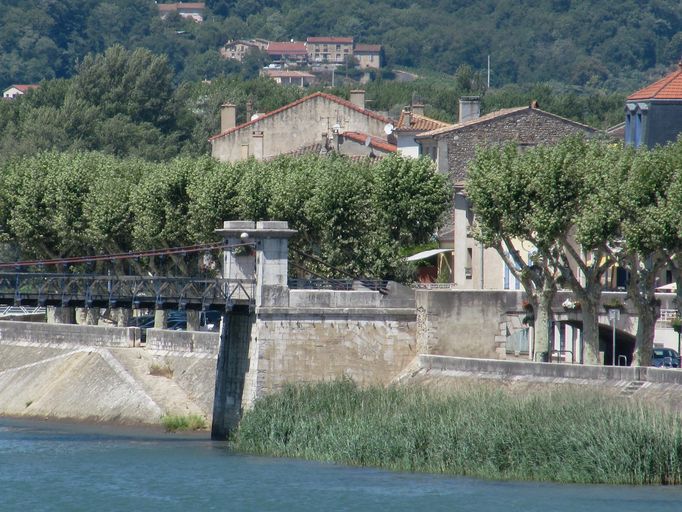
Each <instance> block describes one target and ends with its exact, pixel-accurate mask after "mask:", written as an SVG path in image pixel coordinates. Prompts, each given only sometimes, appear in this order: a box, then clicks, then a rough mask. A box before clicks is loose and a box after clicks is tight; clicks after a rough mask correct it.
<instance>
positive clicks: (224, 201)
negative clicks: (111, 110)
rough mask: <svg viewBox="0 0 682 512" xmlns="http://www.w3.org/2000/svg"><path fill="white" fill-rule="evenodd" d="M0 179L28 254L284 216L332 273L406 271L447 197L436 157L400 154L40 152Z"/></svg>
mask: <svg viewBox="0 0 682 512" xmlns="http://www.w3.org/2000/svg"><path fill="white" fill-rule="evenodd" d="M0 184H1V185H2V187H0V236H1V237H2V238H0V240H8V241H9V240H12V241H13V242H14V243H15V244H16V245H17V246H18V247H19V249H21V250H22V252H23V254H24V256H25V257H31V258H33V257H35V258H50V257H56V256H77V255H85V254H92V253H95V254H98V253H101V252H105V253H112V252H116V253H118V252H126V251H130V250H143V249H151V248H160V247H177V246H182V245H188V244H193V243H204V242H211V241H214V240H215V239H216V235H215V233H214V230H215V229H216V228H218V227H220V226H221V224H222V222H223V221H224V220H235V219H253V220H286V221H288V222H289V223H290V226H291V227H292V228H294V229H296V230H298V234H297V235H296V236H295V237H294V238H293V239H292V240H291V244H292V247H293V248H295V249H298V250H302V251H304V252H305V253H307V254H312V255H314V256H315V257H317V258H319V259H321V260H323V261H325V262H326V263H327V264H328V265H332V266H333V267H335V268H336V270H332V269H330V268H329V267H327V266H319V265H318V264H317V263H316V262H312V263H311V262H306V265H308V266H309V267H311V268H313V269H317V270H318V271H319V272H321V273H323V274H325V275H329V276H330V277H342V276H345V275H346V273H351V274H352V275H354V276H367V277H396V276H402V275H404V274H403V269H402V258H401V254H400V247H402V246H403V245H415V244H417V243H421V242H423V241H426V240H428V239H429V238H430V237H431V236H432V234H433V233H434V232H435V230H436V229H437V227H438V225H439V222H440V219H441V217H442V215H443V213H444V211H445V210H446V209H447V206H448V198H449V197H450V191H449V189H448V187H447V184H446V182H445V180H444V178H443V177H442V176H441V175H439V174H438V173H436V171H435V169H434V168H433V166H432V165H431V164H430V163H429V162H428V161H426V160H409V159H407V160H403V159H401V158H398V157H395V158H389V159H386V160H385V161H383V162H382V163H380V164H375V163H373V162H371V161H370V160H369V159H368V160H366V161H364V162H352V161H350V160H349V159H346V158H343V157H332V158H323V157H314V156H309V157H304V158H292V157H282V158H278V159H276V160H273V161H270V162H258V161H256V160H254V159H249V160H246V161H243V162H238V163H235V164H225V163H219V162H217V161H215V160H213V159H212V158H209V157H201V158H188V157H184V158H176V159H174V160H172V161H170V162H167V163H150V162H145V161H142V160H137V159H132V158H129V159H118V158H115V157H112V156H107V155H103V154H100V153H41V154H39V155H37V156H34V157H26V158H23V159H15V160H12V161H10V162H8V163H7V164H5V166H4V167H2V168H0ZM392 194H393V195H392ZM318 267H319V268H318Z"/></svg>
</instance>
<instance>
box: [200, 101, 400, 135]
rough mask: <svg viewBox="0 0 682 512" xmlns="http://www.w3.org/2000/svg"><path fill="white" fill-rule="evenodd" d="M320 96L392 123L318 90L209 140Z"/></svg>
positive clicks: (383, 121)
mask: <svg viewBox="0 0 682 512" xmlns="http://www.w3.org/2000/svg"><path fill="white" fill-rule="evenodd" d="M318 97H320V98H324V99H326V100H328V101H333V102H334V103H338V104H339V105H341V106H344V107H346V108H350V109H351V110H355V111H356V112H360V113H361V114H364V115H366V116H367V117H371V118H372V119H376V120H377V121H381V122H382V123H390V122H391V120H390V119H388V118H387V117H384V116H382V115H380V114H377V113H376V112H372V111H371V110H367V109H364V108H360V107H358V106H357V105H355V104H354V103H351V102H350V101H348V100H344V99H342V98H339V97H337V96H334V95H332V94H327V93H326V92H316V93H313V94H310V95H308V96H304V97H303V98H301V99H299V100H296V101H294V102H291V103H289V104H288V105H284V106H283V107H280V108H278V109H276V110H273V111H271V112H268V113H266V114H263V115H262V116H260V117H259V118H257V119H253V120H252V121H249V122H247V123H244V124H240V125H239V126H235V127H234V128H230V129H229V130H225V131H224V132H222V133H219V134H217V135H214V136H213V137H210V138H209V139H208V140H209V141H213V140H216V139H219V138H220V137H224V136H225V135H229V134H230V133H232V132H236V131H238V130H241V129H242V128H247V127H249V126H252V125H254V124H255V123H257V122H258V121H261V120H262V119H266V118H268V117H272V116H274V115H276V114H279V113H280V112H284V111H285V110H288V109H290V108H293V107H295V106H297V105H300V104H301V103H304V102H306V101H310V100H312V99H314V98H318Z"/></svg>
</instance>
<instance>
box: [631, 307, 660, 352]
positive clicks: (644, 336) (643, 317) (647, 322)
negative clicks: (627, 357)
mask: <svg viewBox="0 0 682 512" xmlns="http://www.w3.org/2000/svg"><path fill="white" fill-rule="evenodd" d="M636 309H637V315H638V316H639V321H638V322H637V348H636V349H635V361H634V363H635V366H650V365H651V352H652V350H653V349H654V335H655V331H656V318H657V317H658V315H657V314H656V307H655V306H654V307H652V306H651V305H650V304H648V303H647V304H640V303H639V302H638V303H637V304H636Z"/></svg>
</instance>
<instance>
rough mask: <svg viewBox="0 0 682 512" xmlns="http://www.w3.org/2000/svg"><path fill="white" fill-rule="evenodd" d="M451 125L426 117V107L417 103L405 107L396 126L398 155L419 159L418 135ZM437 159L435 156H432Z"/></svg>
mask: <svg viewBox="0 0 682 512" xmlns="http://www.w3.org/2000/svg"><path fill="white" fill-rule="evenodd" d="M450 126H452V124H450V123H446V122H444V121H438V120H437V119H432V118H430V117H426V116H425V115H424V105H422V104H420V103H416V104H413V105H410V106H409V107H405V108H404V109H403V110H402V112H401V113H400V119H398V124H397V125H396V126H395V131H394V133H395V136H396V140H397V146H398V153H400V154H401V155H402V156H407V157H411V158H419V156H420V145H419V143H418V142H417V140H416V139H415V137H416V136H417V135H421V134H422V133H426V132H429V131H432V130H437V129H439V128H448V127H450ZM431 156H432V157H433V158H434V159H435V155H431Z"/></svg>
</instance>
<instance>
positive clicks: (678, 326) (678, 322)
mask: <svg viewBox="0 0 682 512" xmlns="http://www.w3.org/2000/svg"><path fill="white" fill-rule="evenodd" d="M670 327H672V328H673V331H675V332H676V333H677V334H680V333H681V332H682V318H680V317H679V316H676V317H675V318H673V319H672V320H670Z"/></svg>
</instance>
